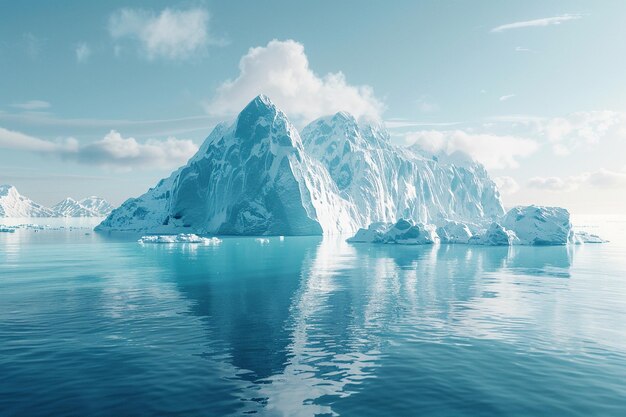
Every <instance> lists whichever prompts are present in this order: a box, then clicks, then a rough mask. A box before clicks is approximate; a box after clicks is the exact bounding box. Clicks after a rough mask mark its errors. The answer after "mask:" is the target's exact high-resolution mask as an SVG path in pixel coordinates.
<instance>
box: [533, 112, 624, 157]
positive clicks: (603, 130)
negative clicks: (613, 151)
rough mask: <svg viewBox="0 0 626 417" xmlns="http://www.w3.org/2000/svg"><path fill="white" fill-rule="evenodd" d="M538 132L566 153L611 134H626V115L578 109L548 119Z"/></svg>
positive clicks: (558, 151) (557, 148)
mask: <svg viewBox="0 0 626 417" xmlns="http://www.w3.org/2000/svg"><path fill="white" fill-rule="evenodd" d="M537 130H538V132H539V133H540V134H541V135H543V136H544V137H545V138H547V139H548V141H549V142H550V143H551V144H552V148H553V150H554V152H555V153H556V154H557V155H567V154H569V153H570V152H571V151H572V150H574V149H576V148H578V147H579V146H581V145H583V144H596V143H598V142H599V141H600V140H601V139H602V138H603V137H606V136H607V135H609V134H616V135H622V136H625V135H626V133H625V132H626V114H624V113H620V112H614V111H588V112H577V113H573V114H570V115H568V116H567V117H556V118H552V119H546V120H544V121H542V122H540V123H538V124H537Z"/></svg>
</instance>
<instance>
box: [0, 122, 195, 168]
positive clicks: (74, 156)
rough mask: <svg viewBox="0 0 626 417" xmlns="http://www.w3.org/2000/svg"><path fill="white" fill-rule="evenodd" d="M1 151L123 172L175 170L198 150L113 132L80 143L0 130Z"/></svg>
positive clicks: (173, 140) (186, 143)
mask: <svg viewBox="0 0 626 417" xmlns="http://www.w3.org/2000/svg"><path fill="white" fill-rule="evenodd" d="M0 148H3V149H13V150H22V151H30V152H36V153H39V154H45V155H54V156H56V157H59V158H63V159H66V160H72V161H76V162H78V163H82V164H87V165H91V166H101V167H108V168H116V169H123V170H129V169H133V168H162V169H164V168H173V167H178V166H180V165H182V164H184V163H185V162H186V161H187V160H188V159H189V158H190V157H191V156H192V155H193V154H194V153H195V152H196V151H197V150H198V147H197V146H196V145H195V144H194V143H193V142H192V141H190V140H181V139H176V138H175V137H168V138H167V139H165V140H155V139H149V140H147V141H144V142H139V141H137V140H136V139H135V138H132V137H128V138H124V137H123V136H122V135H121V134H120V133H118V132H116V131H115V130H112V131H110V132H109V133H108V134H106V135H105V136H104V137H103V138H102V139H99V140H96V141H94V142H91V143H87V144H81V143H79V142H78V141H77V140H76V139H73V138H67V139H64V140H62V141H57V142H53V141H47V140H43V139H39V138H36V137H33V136H29V135H26V134H23V133H20V132H15V131H11V130H7V129H4V128H0Z"/></svg>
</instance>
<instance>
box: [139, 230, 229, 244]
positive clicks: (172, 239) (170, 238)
mask: <svg viewBox="0 0 626 417" xmlns="http://www.w3.org/2000/svg"><path fill="white" fill-rule="evenodd" d="M138 242H139V243H199V244H203V245H219V244H220V243H222V240H221V239H218V238H216V237H201V236H198V235H194V234H193V233H180V234H177V235H153V236H142V237H141V238H139V240H138Z"/></svg>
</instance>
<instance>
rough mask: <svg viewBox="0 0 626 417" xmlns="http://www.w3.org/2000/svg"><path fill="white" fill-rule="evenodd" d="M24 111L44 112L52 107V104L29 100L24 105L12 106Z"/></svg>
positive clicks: (16, 104)
mask: <svg viewBox="0 0 626 417" xmlns="http://www.w3.org/2000/svg"><path fill="white" fill-rule="evenodd" d="M11 106H12V107H16V108H18V109H22V110H43V109H47V108H49V107H50V103H48V102H47V101H43V100H29V101H25V102H23V103H15V104H12V105H11Z"/></svg>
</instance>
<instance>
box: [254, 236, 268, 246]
mask: <svg viewBox="0 0 626 417" xmlns="http://www.w3.org/2000/svg"><path fill="white" fill-rule="evenodd" d="M254 240H255V241H256V242H257V243H260V244H261V245H267V244H268V243H270V240H269V239H267V238H265V237H258V238H256V239H254Z"/></svg>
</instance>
